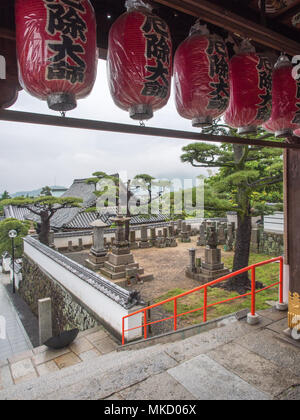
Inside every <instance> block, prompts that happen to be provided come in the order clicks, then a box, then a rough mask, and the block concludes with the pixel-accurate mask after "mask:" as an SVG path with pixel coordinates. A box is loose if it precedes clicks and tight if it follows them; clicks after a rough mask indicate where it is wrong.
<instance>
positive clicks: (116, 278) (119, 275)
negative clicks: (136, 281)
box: [100, 267, 144, 280]
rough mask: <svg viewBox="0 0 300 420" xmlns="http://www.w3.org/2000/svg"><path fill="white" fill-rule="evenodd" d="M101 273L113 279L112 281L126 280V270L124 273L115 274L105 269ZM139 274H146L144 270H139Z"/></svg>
mask: <svg viewBox="0 0 300 420" xmlns="http://www.w3.org/2000/svg"><path fill="white" fill-rule="evenodd" d="M100 271H101V273H102V274H103V275H104V276H105V277H107V278H109V279H111V280H118V279H122V278H124V279H126V268H125V270H124V271H119V272H114V271H110V270H109V269H108V268H106V267H104V268H101V269H100ZM137 274H144V269H143V268H137Z"/></svg>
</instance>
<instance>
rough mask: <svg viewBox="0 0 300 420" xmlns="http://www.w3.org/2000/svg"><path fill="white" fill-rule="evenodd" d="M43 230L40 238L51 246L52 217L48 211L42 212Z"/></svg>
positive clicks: (43, 242)
mask: <svg viewBox="0 0 300 420" xmlns="http://www.w3.org/2000/svg"><path fill="white" fill-rule="evenodd" d="M40 216H41V230H40V232H39V240H40V242H41V243H42V244H44V245H47V246H49V233H50V219H49V214H48V211H42V212H41V215H40Z"/></svg>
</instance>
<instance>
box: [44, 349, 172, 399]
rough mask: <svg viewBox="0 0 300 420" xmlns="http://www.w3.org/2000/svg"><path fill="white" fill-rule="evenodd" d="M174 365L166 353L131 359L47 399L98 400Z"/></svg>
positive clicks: (50, 395) (61, 390)
mask: <svg viewBox="0 0 300 420" xmlns="http://www.w3.org/2000/svg"><path fill="white" fill-rule="evenodd" d="M175 365H176V362H175V360H174V359H172V358H171V357H169V356H168V355H167V354H166V353H164V352H160V353H157V354H156V355H155V357H154V358H153V357H148V358H147V357H146V358H143V359H142V360H138V361H135V360H134V359H133V360H131V363H128V364H126V365H123V366H122V367H121V369H111V370H110V371H109V372H105V373H104V374H101V373H100V374H99V373H97V374H94V375H93V376H91V377H89V378H88V379H86V380H84V381H80V382H78V383H76V384H75V385H72V386H70V387H64V388H63V389H60V390H59V391H58V392H57V391H56V392H54V393H52V394H48V395H47V396H46V398H44V397H43V398H42V399H47V400H70V399H72V400H99V399H104V398H107V397H108V396H110V395H112V394H115V393H118V392H120V391H121V390H122V389H126V388H128V387H130V386H132V385H134V384H137V383H139V382H141V381H144V380H145V379H146V378H148V377H150V376H152V375H156V374H158V373H160V372H163V371H165V370H167V369H169V368H171V367H173V366H175Z"/></svg>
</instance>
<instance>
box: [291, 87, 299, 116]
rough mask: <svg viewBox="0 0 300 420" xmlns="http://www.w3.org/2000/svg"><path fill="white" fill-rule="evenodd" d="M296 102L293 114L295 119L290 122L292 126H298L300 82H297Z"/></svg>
mask: <svg viewBox="0 0 300 420" xmlns="http://www.w3.org/2000/svg"><path fill="white" fill-rule="evenodd" d="M296 97H297V102H296V107H297V111H296V113H295V117H294V119H293V121H292V123H293V124H300V80H299V79H298V80H297V95H296Z"/></svg>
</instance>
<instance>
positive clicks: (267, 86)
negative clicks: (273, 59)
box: [256, 57, 272, 121]
mask: <svg viewBox="0 0 300 420" xmlns="http://www.w3.org/2000/svg"><path fill="white" fill-rule="evenodd" d="M257 70H258V78H259V81H258V83H259V89H261V90H264V91H265V93H264V94H262V95H259V97H260V99H261V100H262V102H261V103H260V104H258V105H259V108H258V111H257V115H256V120H258V121H267V120H268V119H269V118H270V116H271V111H272V102H271V100H272V65H271V63H270V61H269V59H268V58H266V57H260V58H259V62H258V64H257Z"/></svg>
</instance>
